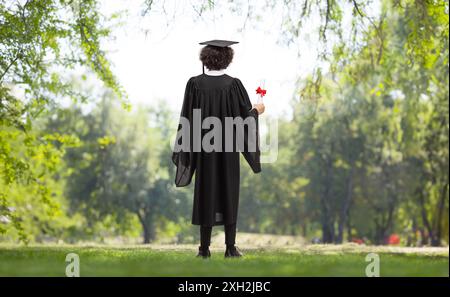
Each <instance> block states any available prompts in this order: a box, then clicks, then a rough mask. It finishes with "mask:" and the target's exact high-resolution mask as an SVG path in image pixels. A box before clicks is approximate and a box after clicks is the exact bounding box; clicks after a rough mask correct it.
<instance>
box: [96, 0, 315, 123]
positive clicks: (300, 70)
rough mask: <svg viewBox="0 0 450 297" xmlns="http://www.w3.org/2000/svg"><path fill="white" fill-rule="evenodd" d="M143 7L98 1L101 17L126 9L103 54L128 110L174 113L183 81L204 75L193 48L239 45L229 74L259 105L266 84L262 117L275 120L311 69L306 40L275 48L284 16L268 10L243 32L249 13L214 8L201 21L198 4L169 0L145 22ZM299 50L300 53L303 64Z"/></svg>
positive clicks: (311, 50) (312, 61) (310, 51)
mask: <svg viewBox="0 0 450 297" xmlns="http://www.w3.org/2000/svg"><path fill="white" fill-rule="evenodd" d="M143 2H144V1H143V0H141V1H120V0H103V1H102V12H103V13H105V14H111V13H114V12H118V11H123V10H127V15H126V16H124V17H123V25H122V26H120V27H117V28H115V29H114V30H113V32H112V35H113V36H114V37H115V38H114V39H112V40H110V41H108V43H107V44H106V49H107V50H108V57H109V58H110V60H111V61H112V63H113V70H114V73H115V74H116V75H117V76H118V78H119V80H120V82H121V84H122V85H123V87H124V88H125V90H126V92H127V93H128V95H129V99H130V101H131V103H132V104H136V103H145V104H154V103H156V102H157V101H158V100H163V101H164V102H166V103H167V105H168V106H169V107H170V108H171V109H173V110H174V111H177V113H178V112H179V110H180V108H181V104H182V100H183V94H184V88H185V86H186V82H187V80H188V79H189V78H190V77H191V76H195V75H198V74H201V62H200V61H199V59H198V54H199V51H200V49H201V46H200V45H199V44H198V43H199V42H201V41H205V40H210V39H229V40H235V41H239V42H240V43H239V44H236V45H234V46H233V48H234V50H235V58H234V60H233V63H232V64H231V65H230V66H229V67H228V69H227V70H226V73H227V74H229V75H231V76H233V77H238V78H240V79H241V80H242V82H243V83H244V85H245V86H246V89H247V92H248V93H249V95H250V98H251V99H252V101H253V102H256V95H255V91H254V90H255V89H256V88H257V87H258V85H259V84H260V81H261V80H262V79H264V80H265V87H266V89H267V91H268V93H267V95H266V97H265V104H266V112H267V113H268V114H271V115H274V116H275V115H282V114H284V112H287V114H289V110H290V108H289V101H290V100H291V99H292V97H293V96H294V88H295V82H296V81H297V79H298V78H299V77H302V76H304V75H306V74H307V73H309V72H310V71H311V70H312V68H313V66H314V64H315V63H316V50H315V48H314V47H313V46H311V42H310V41H308V40H299V41H298V43H297V44H293V45H291V46H290V47H287V46H286V45H284V44H280V43H278V41H279V38H280V26H281V19H282V17H281V16H282V11H276V10H275V11H268V12H265V13H264V14H263V17H264V21H263V22H259V23H258V24H257V25H254V23H249V21H247V23H246V26H245V28H244V29H243V30H241V29H242V28H243V26H244V24H245V19H246V17H245V16H246V14H247V12H246V9H245V8H244V11H243V12H241V13H236V12H235V13H232V12H230V10H229V9H227V8H225V9H224V8H219V7H216V8H215V9H214V10H211V11H208V12H204V13H203V14H202V17H201V18H198V16H196V12H195V10H194V9H193V8H192V4H191V2H195V1H175V0H173V1H166V2H167V3H168V4H167V5H166V6H165V7H164V10H165V13H164V10H163V8H162V6H155V7H154V9H153V10H152V12H151V13H150V14H149V15H147V16H145V17H142V16H141V11H142V6H141V5H142V3H143ZM217 2H218V1H216V3H217ZM224 2H225V1H224ZM253 3H254V5H258V3H261V4H263V1H253ZM225 5H228V3H227V4H225ZM255 9H256V10H260V9H261V8H258V7H255ZM298 49H300V50H301V53H302V55H301V57H300V58H299V57H298Z"/></svg>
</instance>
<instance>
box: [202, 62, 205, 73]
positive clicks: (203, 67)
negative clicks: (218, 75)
mask: <svg viewBox="0 0 450 297" xmlns="http://www.w3.org/2000/svg"><path fill="white" fill-rule="evenodd" d="M202 71H203V74H205V64H203V63H202Z"/></svg>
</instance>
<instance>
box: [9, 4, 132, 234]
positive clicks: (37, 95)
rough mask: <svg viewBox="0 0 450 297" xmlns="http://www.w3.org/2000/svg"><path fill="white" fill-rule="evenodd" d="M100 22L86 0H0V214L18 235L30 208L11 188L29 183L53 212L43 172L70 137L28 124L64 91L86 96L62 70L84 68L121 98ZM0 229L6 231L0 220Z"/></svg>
mask: <svg viewBox="0 0 450 297" xmlns="http://www.w3.org/2000/svg"><path fill="white" fill-rule="evenodd" d="M102 21H103V19H102V16H101V15H100V14H99V13H98V11H97V4H96V1H93V0H79V1H64V0H39V1H30V0H27V1H0V166H1V167H0V197H1V200H0V202H1V203H0V217H1V218H3V220H4V221H5V222H8V221H11V220H12V221H13V222H14V224H13V225H14V226H15V229H16V230H18V231H19V233H20V234H21V238H22V239H23V240H25V237H26V232H25V231H24V230H23V228H22V227H21V223H20V221H21V220H22V219H24V217H25V216H28V217H31V213H26V212H25V211H24V210H23V209H22V211H20V209H19V208H18V207H17V205H16V202H18V201H16V198H18V196H17V195H15V194H13V193H14V189H15V188H17V187H21V186H24V187H34V188H36V191H35V194H36V195H37V196H39V197H41V198H39V201H41V202H42V203H41V206H42V207H44V208H50V209H53V212H54V211H56V209H57V207H56V206H55V204H53V203H52V198H51V195H52V189H51V187H49V186H48V185H47V183H46V179H47V178H48V177H49V176H50V174H52V173H54V172H55V169H56V167H57V164H58V163H59V162H60V161H59V159H60V157H61V156H62V154H63V148H62V146H59V147H55V146H53V143H55V142H56V143H59V144H64V145H69V146H70V145H71V143H72V140H73V139H72V138H71V137H69V136H64V135H47V134H45V133H42V132H39V131H33V124H34V123H35V121H36V120H37V118H38V117H39V116H42V115H45V114H46V113H47V112H48V110H49V107H50V106H52V105H54V104H57V103H58V102H60V101H61V100H63V99H64V98H66V99H67V98H71V99H74V100H80V101H81V100H87V99H88V97H87V96H86V94H83V93H82V90H80V89H76V88H73V87H72V83H71V81H72V79H71V78H70V77H66V76H67V75H66V74H68V73H71V70H73V69H75V68H76V67H85V68H86V69H90V70H92V71H93V72H95V73H96V74H97V76H98V77H99V78H100V79H101V80H102V81H103V82H104V83H105V86H107V87H109V88H110V89H112V90H114V91H115V93H116V94H117V95H118V96H122V98H124V97H123V96H124V94H123V92H122V90H121V89H120V86H119V85H118V83H117V81H116V79H115V77H114V75H113V74H112V72H111V70H110V67H109V63H108V61H107V59H106V58H105V54H104V53H103V52H102V50H101V49H100V47H99V44H100V40H101V38H102V37H103V36H106V35H107V34H108V30H107V29H105V28H103V27H102V25H101V22H102ZM33 185H34V186H33ZM36 207H39V206H38V205H36ZM13 210H14V211H15V210H17V213H13V212H14V211H13ZM36 217H37V218H38V219H39V216H36ZM0 232H1V233H5V232H6V229H5V228H4V227H2V225H0Z"/></svg>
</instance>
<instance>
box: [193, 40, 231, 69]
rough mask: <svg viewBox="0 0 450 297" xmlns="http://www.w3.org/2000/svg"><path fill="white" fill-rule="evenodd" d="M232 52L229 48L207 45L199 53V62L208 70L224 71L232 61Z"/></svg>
mask: <svg viewBox="0 0 450 297" xmlns="http://www.w3.org/2000/svg"><path fill="white" fill-rule="evenodd" d="M233 55H234V51H233V49H232V48H231V47H218V46H212V45H207V46H205V47H204V48H202V50H201V52H200V61H202V63H203V65H205V66H206V68H208V69H209V70H221V69H225V68H227V67H228V65H230V63H231V61H233Z"/></svg>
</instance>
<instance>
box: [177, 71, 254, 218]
mask: <svg viewBox="0 0 450 297" xmlns="http://www.w3.org/2000/svg"><path fill="white" fill-rule="evenodd" d="M194 109H200V110H201V119H202V120H204V119H205V118H206V117H210V116H214V117H218V118H219V119H220V121H221V122H222V124H223V125H222V126H225V125H224V118H225V117H233V118H235V117H242V118H243V119H246V118H247V117H253V118H254V119H255V121H256V126H255V125H254V130H252V131H249V130H250V128H248V127H247V128H248V129H245V133H244V139H245V145H246V146H245V149H241V150H240V152H242V153H243V155H244V157H245V159H246V160H247V162H248V164H249V165H250V167H251V169H252V170H253V172H255V173H258V172H260V171H261V164H260V150H259V133H258V130H259V129H258V112H257V111H256V110H255V109H252V104H251V102H250V99H249V97H248V94H247V91H246V90H245V88H244V86H243V85H242V83H241V81H240V80H239V79H237V78H233V77H230V76H228V75H226V74H224V75H220V76H209V75H206V74H202V75H199V76H196V77H192V78H191V79H189V81H188V83H187V85H186V91H185V95H184V102H183V107H182V110H181V116H183V117H185V118H187V119H189V121H190V122H191V123H192V120H193V119H192V118H193V110H194ZM193 126H194V125H192V124H191V128H190V129H191V133H190V138H191V141H190V143H191V144H190V146H191V149H190V151H189V150H186V149H185V150H183V149H182V150H181V151H179V152H176V151H175V150H174V153H173V155H172V161H173V162H174V164H175V165H176V167H177V168H176V176H175V184H176V186H178V187H183V186H186V185H188V184H190V182H191V179H192V176H193V175H194V173H195V190H194V203H193V211H192V224H194V225H204V226H214V225H224V224H225V225H228V224H235V223H236V219H237V214H238V204H239V182H240V170H239V150H238V149H235V150H234V151H232V152H228V151H227V152H225V151H224V150H222V151H212V152H205V151H204V150H203V147H202V148H201V151H199V152H193V149H192V145H193V141H192V137H193V133H194V132H193V128H194V127H193ZM180 128H181V124H180V125H179V127H178V131H180ZM201 131H202V132H201V133H202V137H203V135H204V134H205V133H207V132H208V130H204V129H201ZM234 133H236V132H235V131H234ZM255 136H256V137H255ZM234 137H236V135H234ZM252 137H253V139H251V138H252ZM222 138H223V139H222V143H224V142H225V140H224V138H225V133H222ZM255 138H256V139H255ZM235 139H236V138H235ZM179 140H181V138H180V139H179ZM248 141H255V143H256V151H255V150H252V151H250V150H248V146H247V142H248ZM177 145H180V143H179V141H176V143H175V147H176V146H177Z"/></svg>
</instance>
